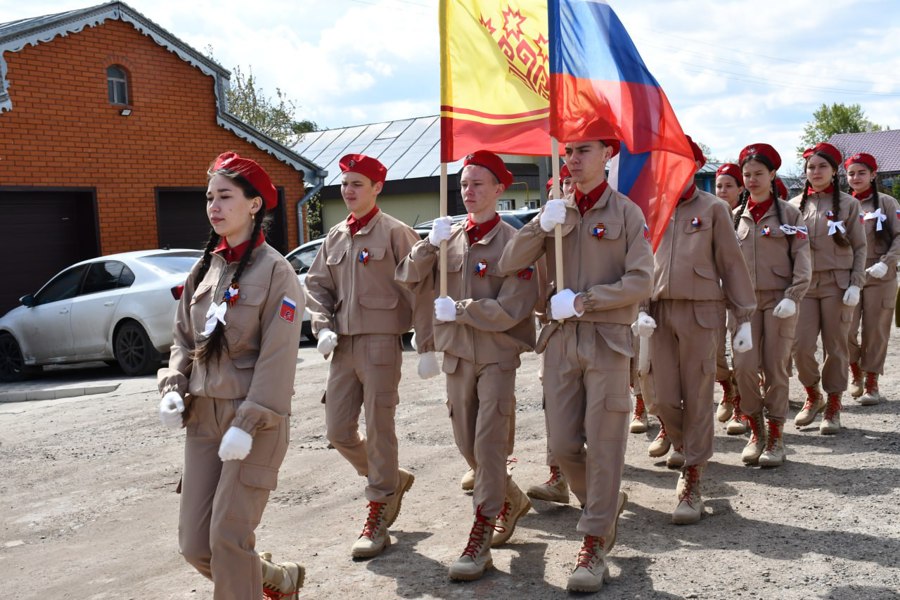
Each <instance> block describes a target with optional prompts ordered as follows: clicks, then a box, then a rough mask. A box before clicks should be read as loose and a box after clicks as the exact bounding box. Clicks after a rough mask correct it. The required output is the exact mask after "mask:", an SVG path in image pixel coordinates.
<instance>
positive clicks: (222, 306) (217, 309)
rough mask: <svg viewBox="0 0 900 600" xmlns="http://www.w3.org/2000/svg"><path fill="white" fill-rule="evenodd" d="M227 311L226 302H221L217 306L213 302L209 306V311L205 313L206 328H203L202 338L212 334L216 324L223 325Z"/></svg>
mask: <svg viewBox="0 0 900 600" xmlns="http://www.w3.org/2000/svg"><path fill="white" fill-rule="evenodd" d="M227 310H228V303H227V302H221V303H219V304H216V303H215V302H213V303H212V304H210V305H209V310H208V311H206V327H204V328H203V334H202V335H203V337H209V336H210V335H212V332H213V331H214V330H215V329H216V324H217V323H219V322H221V323H222V325H224V324H225V311H227Z"/></svg>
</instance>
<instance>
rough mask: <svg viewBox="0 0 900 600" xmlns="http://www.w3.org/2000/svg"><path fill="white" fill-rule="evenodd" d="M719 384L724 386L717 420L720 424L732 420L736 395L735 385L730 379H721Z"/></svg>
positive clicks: (717, 411) (717, 410)
mask: <svg viewBox="0 0 900 600" xmlns="http://www.w3.org/2000/svg"><path fill="white" fill-rule="evenodd" d="M718 383H719V385H721V386H722V399H721V400H720V401H719V407H718V408H717V409H716V419H718V420H719V423H725V422H727V421H728V419H730V418H731V413H732V411H733V410H734V405H733V402H734V397H735V395H736V394H735V390H734V383H732V381H731V378H730V377H729V378H728V379H720V380H719V382H718Z"/></svg>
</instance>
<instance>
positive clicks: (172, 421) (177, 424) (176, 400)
mask: <svg viewBox="0 0 900 600" xmlns="http://www.w3.org/2000/svg"><path fill="white" fill-rule="evenodd" d="M183 412H184V398H182V397H181V394H179V393H178V392H167V393H166V395H165V396H163V397H162V400H160V401H159V420H160V421H161V422H162V424H163V425H165V426H166V427H168V428H169V429H180V428H181V413H183Z"/></svg>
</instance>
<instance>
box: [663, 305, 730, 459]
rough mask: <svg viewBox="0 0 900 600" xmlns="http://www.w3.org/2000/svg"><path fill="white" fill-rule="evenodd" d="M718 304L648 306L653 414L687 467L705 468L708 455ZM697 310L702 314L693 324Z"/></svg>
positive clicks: (712, 417)
mask: <svg viewBox="0 0 900 600" xmlns="http://www.w3.org/2000/svg"><path fill="white" fill-rule="evenodd" d="M719 305H721V302H718V301H714V300H713V301H703V302H694V301H691V300H658V301H656V302H653V303H651V305H650V316H652V317H653V318H654V319H656V330H655V331H654V332H653V335H652V336H651V337H650V372H651V374H652V375H653V381H654V384H655V387H656V410H657V415H659V418H660V419H662V421H663V423H665V424H666V434H668V436H669V439H671V440H672V445H673V446H675V448H681V449H682V452H684V459H685V463H684V464H685V465H686V466H694V465H705V464H706V463H707V462H708V461H709V459H710V458H711V457H712V454H713V435H714V431H715V430H714V427H713V419H714V413H713V411H712V410H711V408H710V405H711V404H712V401H713V391H714V390H713V386H714V377H715V374H716V348H717V344H718V341H719V330H720V323H719V319H718V318H716V317H715V316H713V318H708V317H709V315H710V314H711V315H716V314H718V312H719V310H720V309H719ZM697 311H703V312H704V314H705V315H706V317H705V318H703V319H698V316H697ZM701 321H702V323H701Z"/></svg>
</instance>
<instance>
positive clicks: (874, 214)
mask: <svg viewBox="0 0 900 600" xmlns="http://www.w3.org/2000/svg"><path fill="white" fill-rule="evenodd" d="M872 219H878V220H877V221H875V231H881V230H882V229H883V227H882V225H881V224H882V223H884V222H885V221H887V215H886V214H884V213H883V212H881V207H878V208H876V209H875V211H874V212H870V213H866V215H865V216H864V217H863V220H864V221H871V220H872Z"/></svg>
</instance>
